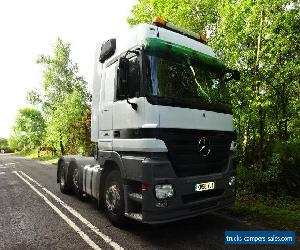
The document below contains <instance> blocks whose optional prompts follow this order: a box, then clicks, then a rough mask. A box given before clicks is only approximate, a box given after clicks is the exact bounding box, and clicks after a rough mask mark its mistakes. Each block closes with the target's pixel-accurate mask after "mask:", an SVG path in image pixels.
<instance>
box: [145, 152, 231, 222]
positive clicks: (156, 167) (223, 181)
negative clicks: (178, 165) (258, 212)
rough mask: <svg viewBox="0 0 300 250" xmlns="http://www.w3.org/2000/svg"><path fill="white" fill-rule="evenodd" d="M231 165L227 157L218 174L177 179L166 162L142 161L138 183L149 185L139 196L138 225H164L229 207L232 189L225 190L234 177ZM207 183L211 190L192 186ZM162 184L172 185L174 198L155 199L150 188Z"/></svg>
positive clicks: (162, 160) (168, 162)
mask: <svg viewBox="0 0 300 250" xmlns="http://www.w3.org/2000/svg"><path fill="white" fill-rule="evenodd" d="M233 165H234V161H233V158H232V157H230V158H229V161H228V166H227V168H226V167H225V168H224V171H223V172H222V173H217V174H210V175H205V176H192V177H180V178H179V177H177V176H176V175H175V173H174V170H173V168H172V165H171V163H170V161H169V160H168V159H167V158H160V159H154V158H152V159H146V160H144V161H143V177H142V179H143V182H145V183H149V184H150V189H148V190H147V191H144V192H143V201H142V221H143V222H144V223H150V224H155V223H165V222H169V221H174V220H180V219H185V218H189V217H193V216H197V215H200V214H203V213H208V212H212V211H215V210H218V209H221V208H224V207H229V206H232V205H233V203H234V200H235V189H234V187H229V185H228V180H229V178H230V176H232V175H235V168H234V166H233ZM209 181H214V182H215V189H214V190H208V191H202V192H196V191H195V184H199V183H203V182H209ZM165 183H170V184H172V185H173V187H174V190H175V196H174V197H173V198H171V199H166V200H163V201H159V200H157V199H156V198H155V193H154V192H155V191H154V186H155V185H156V184H165Z"/></svg>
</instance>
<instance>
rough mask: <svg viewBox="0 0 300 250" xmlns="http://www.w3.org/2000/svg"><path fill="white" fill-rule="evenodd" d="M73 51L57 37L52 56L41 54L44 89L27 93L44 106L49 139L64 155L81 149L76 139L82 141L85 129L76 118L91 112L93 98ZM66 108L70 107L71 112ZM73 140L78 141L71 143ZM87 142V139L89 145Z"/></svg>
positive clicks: (35, 103) (38, 61) (33, 102)
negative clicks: (90, 103)
mask: <svg viewBox="0 0 300 250" xmlns="http://www.w3.org/2000/svg"><path fill="white" fill-rule="evenodd" d="M70 53H71V49H70V44H66V43H63V41H62V40H61V39H59V38H58V39H57V41H56V44H55V46H54V50H53V55H41V56H40V57H39V58H38V60H37V63H38V64H41V65H42V66H43V67H44V71H43V81H42V91H41V92H38V91H36V90H32V91H30V92H29V93H28V95H27V100H28V101H29V102H30V103H31V104H33V105H41V106H42V110H43V113H44V115H45V117H46V121H47V122H46V123H47V130H46V138H47V140H46V142H47V143H50V144H51V145H55V146H56V148H57V149H60V151H61V153H62V154H64V153H66V152H68V151H69V150H70V152H75V151H76V152H78V151H82V150H81V149H79V148H78V147H80V146H79V144H77V142H78V141H80V138H79V137H80V136H81V133H80V130H81V129H83V128H81V127H80V126H79V125H78V123H77V121H78V120H82V119H83V117H85V115H86V113H88V110H89V101H90V94H89V93H88V91H87V82H86V81H85V80H84V79H83V77H81V76H79V73H78V65H77V64H76V63H75V62H73V61H72V60H71V58H70ZM74 98H75V99H74ZM76 104H78V105H79V106H76ZM72 105H73V106H72ZM65 108H68V112H66V109H65ZM75 124H76V126H75ZM66 128H67V129H66ZM70 131H72V133H70ZM74 137H75V138H76V139H74ZM84 139H86V137H84ZM74 140H75V141H76V143H75V144H74V143H73V144H72V142H71V141H74ZM88 142H89V140H86V144H88ZM86 144H84V145H86ZM71 145H72V146H71ZM80 145H81V146H82V145H83V144H80ZM74 147H75V148H76V147H77V148H76V149H75V148H74ZM83 151H85V150H83Z"/></svg>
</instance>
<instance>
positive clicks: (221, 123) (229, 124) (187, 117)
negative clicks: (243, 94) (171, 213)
mask: <svg viewBox="0 0 300 250" xmlns="http://www.w3.org/2000/svg"><path fill="white" fill-rule="evenodd" d="M147 38H156V39H161V40H164V41H167V42H172V43H175V44H178V45H181V46H184V47H188V48H191V49H193V50H195V51H198V52H201V53H204V54H206V55H209V56H212V57H215V58H216V55H215V54H214V52H213V51H212V49H211V48H210V47H209V46H207V45H205V44H202V43H200V42H198V41H195V40H193V39H190V38H188V37H187V36H184V35H181V34H179V33H176V32H173V31H170V30H167V29H164V28H161V27H157V26H155V25H151V24H140V25H138V26H136V27H134V28H132V29H130V30H129V31H128V33H127V35H126V36H122V37H120V38H117V41H116V51H115V54H114V55H113V56H112V57H111V58H109V59H108V60H106V61H105V62H104V63H103V64H101V63H100V62H99V55H100V49H101V45H102V44H99V45H98V46H97V49H96V57H95V66H94V68H95V72H94V82H93V101H92V131H91V138H92V141H95V142H98V147H99V149H101V150H120V151H148V152H166V151H167V149H166V146H165V144H164V142H162V141H160V140H157V139H114V138H113V131H114V130H121V129H138V128H160V127H161V128H180V129H202V130H220V131H233V121H232V116H231V115H229V114H222V113H216V112H212V111H201V110H196V109H188V108H179V107H168V106H160V107H159V106H158V105H151V104H150V103H148V102H147V100H146V98H145V97H140V98H131V99H130V102H134V103H136V104H137V105H138V109H137V111H135V110H133V109H132V107H131V105H129V104H128V103H127V101H126V100H121V101H119V100H116V79H115V77H116V72H117V71H116V67H117V64H118V61H116V60H117V58H118V57H119V56H120V55H121V54H122V53H124V52H126V51H128V50H129V49H131V48H133V47H136V46H138V45H139V46H141V45H145V43H146V41H147ZM112 62H114V63H113V64H111V63H112ZM110 64H111V65H110ZM108 65H110V66H108ZM203 113H205V117H203Z"/></svg>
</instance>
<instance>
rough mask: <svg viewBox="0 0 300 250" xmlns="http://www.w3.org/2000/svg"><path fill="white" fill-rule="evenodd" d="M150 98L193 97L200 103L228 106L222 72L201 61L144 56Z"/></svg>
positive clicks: (228, 101) (227, 95) (186, 58)
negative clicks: (153, 96)
mask: <svg viewBox="0 0 300 250" xmlns="http://www.w3.org/2000/svg"><path fill="white" fill-rule="evenodd" d="M146 65H147V71H148V72H147V73H148V80H149V82H148V91H149V94H150V95H155V96H160V97H170V98H177V99H179V98H184V99H186V98H188V99H191V98H193V99H194V98H195V99H196V100H198V101H199V102H201V103H211V104H230V99H229V94H228V89H227V87H226V84H224V83H222V81H221V79H222V73H221V72H222V71H220V70H216V69H214V68H212V67H208V66H206V65H205V64H204V63H203V62H201V61H199V60H196V59H191V58H188V57H185V58H184V57H181V58H180V60H176V59H175V58H174V57H173V58H166V57H161V56H156V55H155V56H154V55H150V54H149V53H148V54H146Z"/></svg>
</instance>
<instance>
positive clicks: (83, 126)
mask: <svg viewBox="0 0 300 250" xmlns="http://www.w3.org/2000/svg"><path fill="white" fill-rule="evenodd" d="M57 138H59V139H60V141H58V140H57ZM46 142H47V144H48V145H51V146H54V147H56V148H62V147H63V151H62V153H65V152H68V153H70V154H79V153H80V154H86V153H89V151H90V147H91V143H90V108H89V106H88V105H87V104H86V102H85V100H84V99H83V98H82V96H81V95H80V94H79V93H78V92H77V91H74V92H73V93H72V94H71V95H69V96H68V97H66V98H65V100H64V101H63V102H62V103H61V104H60V105H58V106H56V110H55V111H54V112H53V116H52V119H51V120H50V121H49V123H48V126H47V136H46ZM61 142H62V145H63V146H62V145H61V144H60V143H61Z"/></svg>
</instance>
